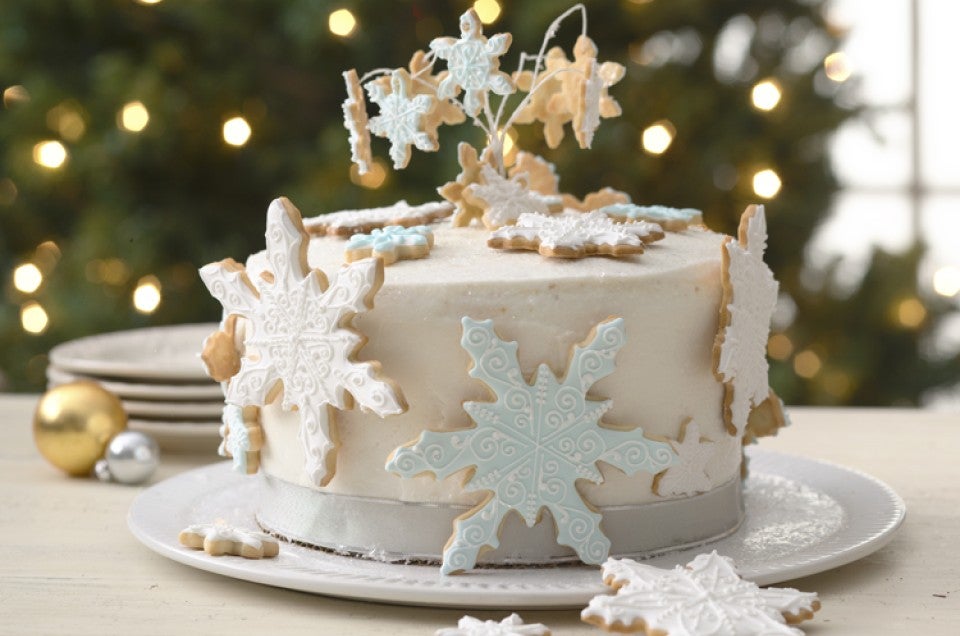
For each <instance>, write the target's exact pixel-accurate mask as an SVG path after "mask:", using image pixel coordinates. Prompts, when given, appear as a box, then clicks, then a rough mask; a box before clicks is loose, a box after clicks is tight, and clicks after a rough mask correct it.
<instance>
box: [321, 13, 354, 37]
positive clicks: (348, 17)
mask: <svg viewBox="0 0 960 636" xmlns="http://www.w3.org/2000/svg"><path fill="white" fill-rule="evenodd" d="M327 24H328V26H329V27H330V33H333V34H334V35H337V36H340V37H342V38H347V37H350V36H351V35H353V32H354V31H356V30H357V18H355V17H354V15H353V14H352V13H351V12H350V10H349V9H337V10H336V11H334V12H333V13H331V14H330V17H329V19H328V20H327Z"/></svg>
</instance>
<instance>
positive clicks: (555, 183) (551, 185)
mask: <svg viewBox="0 0 960 636" xmlns="http://www.w3.org/2000/svg"><path fill="white" fill-rule="evenodd" d="M519 174H526V175H527V176H526V180H527V185H528V186H529V187H530V189H531V190H533V191H534V192H539V193H540V194H545V195H548V196H553V195H556V194H559V193H560V178H559V177H558V176H557V168H556V166H554V165H553V164H552V163H550V162H549V161H547V160H546V159H544V158H543V157H539V156H537V155H535V154H533V153H532V152H524V151H523V150H521V151H520V152H518V153H517V160H516V161H515V162H514V164H513V165H512V166H511V167H510V170H509V171H508V172H507V175H508V176H510V177H516V176H517V175H519ZM561 202H562V199H561Z"/></svg>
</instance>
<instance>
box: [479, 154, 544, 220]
mask: <svg viewBox="0 0 960 636" xmlns="http://www.w3.org/2000/svg"><path fill="white" fill-rule="evenodd" d="M481 174H482V175H483V181H484V182H483V183H474V184H471V185H470V186H468V187H467V189H466V192H467V193H468V194H469V195H472V196H473V197H475V198H477V199H480V200H481V201H483V202H484V203H486V204H487V205H486V209H485V210H484V212H483V224H484V225H485V226H487V227H488V228H498V227H502V226H504V225H511V224H512V223H514V222H515V221H516V220H517V219H518V217H520V216H522V215H523V214H524V213H527V212H537V213H540V214H549V212H550V207H551V206H555V205H560V204H561V202H562V201H563V199H562V198H561V197H560V196H558V195H548V194H540V193H539V192H537V191H536V190H531V189H530V188H529V187H528V186H527V181H526V179H527V173H525V172H521V173H519V174H516V175H514V176H513V177H510V178H509V179H505V178H504V177H501V176H500V173H498V172H497V171H496V170H494V169H493V168H492V167H490V166H489V165H488V164H484V165H483V167H482V168H481Z"/></svg>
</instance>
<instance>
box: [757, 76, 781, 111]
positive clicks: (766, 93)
mask: <svg viewBox="0 0 960 636" xmlns="http://www.w3.org/2000/svg"><path fill="white" fill-rule="evenodd" d="M781 97H783V91H781V90H780V84H779V83H778V82H777V80H774V79H765V80H763V81H762V82H757V83H756V84H755V85H754V87H753V90H751V91H750V101H752V102H753V106H754V108H756V109H757V110H763V111H768V110H773V109H774V108H776V107H777V104H779V103H780V98H781Z"/></svg>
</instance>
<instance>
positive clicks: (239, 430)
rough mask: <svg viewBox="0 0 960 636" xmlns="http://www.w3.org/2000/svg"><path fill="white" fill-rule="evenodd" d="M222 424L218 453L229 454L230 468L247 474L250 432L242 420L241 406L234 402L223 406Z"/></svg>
mask: <svg viewBox="0 0 960 636" xmlns="http://www.w3.org/2000/svg"><path fill="white" fill-rule="evenodd" d="M223 424H224V426H223V427H221V428H220V435H221V437H223V438H224V439H223V442H221V444H220V449H219V453H220V455H223V456H227V454H229V455H230V456H231V457H232V458H233V464H232V468H233V470H235V471H237V472H238V473H240V474H243V475H246V474H247V453H248V452H250V433H249V432H248V431H247V426H246V424H244V422H243V407H242V406H237V405H236V404H225V405H224V406H223Z"/></svg>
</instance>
